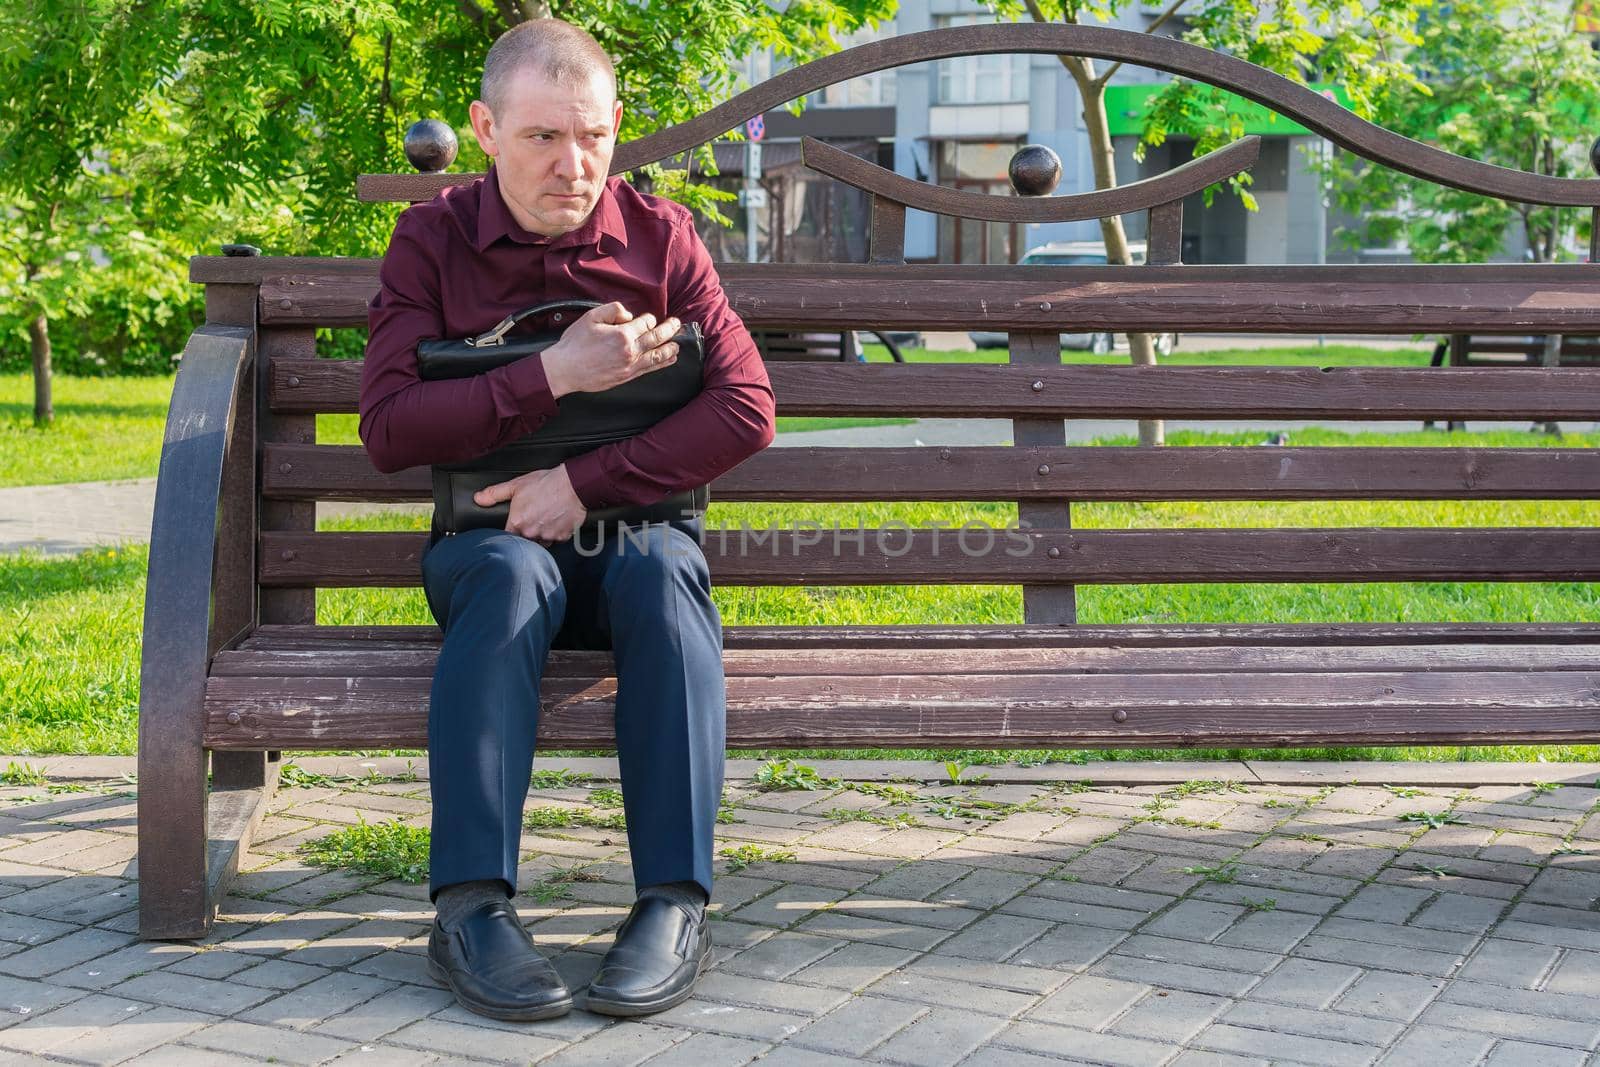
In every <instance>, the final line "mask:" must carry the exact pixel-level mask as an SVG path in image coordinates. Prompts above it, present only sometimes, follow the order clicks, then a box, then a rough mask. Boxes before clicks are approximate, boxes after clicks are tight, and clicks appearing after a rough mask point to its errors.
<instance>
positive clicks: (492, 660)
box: [422, 519, 727, 900]
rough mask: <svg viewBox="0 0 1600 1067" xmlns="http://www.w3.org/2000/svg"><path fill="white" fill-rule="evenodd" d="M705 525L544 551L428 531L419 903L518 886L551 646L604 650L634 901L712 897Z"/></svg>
mask: <svg viewBox="0 0 1600 1067" xmlns="http://www.w3.org/2000/svg"><path fill="white" fill-rule="evenodd" d="M703 521H704V520H703V519H700V520H682V521H673V522H670V523H662V522H654V523H648V524H641V525H636V526H631V527H625V528H622V529H621V530H618V529H617V528H615V527H613V528H611V529H610V530H607V531H605V532H603V533H599V534H597V533H595V532H590V531H581V532H580V533H579V534H578V535H576V536H575V537H574V538H573V539H572V540H568V541H562V542H557V543H555V544H553V545H551V546H549V547H546V546H544V545H541V544H539V543H538V542H537V541H531V540H529V539H527V538H525V537H523V536H521V535H520V534H516V533H510V532H507V531H505V530H493V529H479V530H467V531H464V532H462V533H456V534H448V535H446V534H442V533H439V532H437V531H436V532H435V533H434V534H433V536H432V538H431V539H430V540H429V542H428V547H427V548H426V550H425V551H424V552H423V556H422V578H423V590H424V592H425V594H426V596H427V598H428V607H429V610H431V611H432V612H433V617H434V619H435V620H436V621H437V622H438V623H439V626H440V627H441V628H442V629H443V631H444V645H443V647H442V648H441V650H440V653H439V662H438V666H437V668H436V669H435V671H434V677H433V688H432V691H431V693H430V696H429V705H428V767H429V786H430V789H431V792H432V796H433V838H432V845H431V848H430V853H429V859H430V862H431V876H430V879H429V887H428V896H429V899H430V900H435V899H436V898H437V897H438V893H439V890H440V889H442V888H444V887H445V886H447V885H451V884H453V883H456V882H465V881H470V880H475V879H484V878H500V879H503V880H504V881H505V883H506V888H507V893H508V895H514V894H515V892H516V886H517V860H518V852H519V849H518V846H519V843H520V840H521V836H522V815H523V802H524V800H525V799H526V797H527V793H528V783H529V779H530V777H531V775H532V769H533V753H534V742H535V738H536V736H537V731H538V726H539V710H540V709H539V692H540V688H539V687H540V680H541V678H542V677H543V674H544V667H545V658H546V654H547V653H548V652H549V650H550V649H552V648H562V649H599V650H604V649H610V650H611V651H612V658H613V661H614V663H615V665H616V677H617V700H616V737H617V759H618V763H619V769H620V773H621V777H622V797H623V812H624V814H625V816H626V818H627V824H628V850H629V854H630V857H631V859H632V862H633V880H634V889H635V891H637V890H639V889H642V888H643V887H645V886H647V885H655V884H658V883H660V882H677V881H694V882H698V883H700V885H701V887H702V888H704V889H705V891H706V895H707V897H709V896H710V894H711V861H712V855H711V847H712V837H713V833H714V831H715V828H716V819H717V808H718V804H719V802H720V801H721V798H722V778H723V755H724V752H725V741H726V733H727V719H726V710H727V709H726V697H727V693H726V688H725V685H724V680H723V672H722V620H721V617H720V616H719V614H718V612H717V608H716V605H715V604H713V603H712V600H711V576H710V572H709V570H708V569H707V567H706V561H705V555H704V552H703V551H702V549H701V543H702V541H703V539H704V534H703V530H704V525H703Z"/></svg>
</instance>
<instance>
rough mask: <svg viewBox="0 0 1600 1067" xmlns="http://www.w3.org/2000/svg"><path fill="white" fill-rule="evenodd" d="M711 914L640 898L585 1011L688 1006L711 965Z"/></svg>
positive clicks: (637, 1011) (667, 901) (597, 976)
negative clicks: (697, 982) (684, 1002)
mask: <svg viewBox="0 0 1600 1067" xmlns="http://www.w3.org/2000/svg"><path fill="white" fill-rule="evenodd" d="M711 956H712V953H711V926H710V924H709V923H708V922H707V921H706V916H705V911H704V910H703V909H702V910H701V911H700V912H699V914H692V913H691V911H690V909H689V908H687V907H685V906H684V905H682V904H679V903H677V902H676V901H674V900H670V899H668V898H667V897H662V896H656V895H654V894H648V895H645V896H642V897H640V898H639V899H637V900H635V901H634V903H633V908H632V910H630V911H629V912H628V917H627V918H626V919H624V920H623V921H622V925H621V926H620V927H618V929H617V939H616V943H615V944H613V945H612V946H611V950H610V951H609V952H607V953H606V955H605V959H603V960H601V962H600V969H599V970H598V971H596V972H595V976H594V980H593V981H592V982H590V983H589V993H588V997H587V999H586V1000H585V1002H584V1007H585V1008H587V1009H589V1010H590V1011H593V1012H599V1013H600V1014H602V1015H648V1014H650V1013H652V1012H658V1011H665V1010H666V1009H668V1008H670V1007H672V1006H673V1005H674V1004H679V1003H682V1002H683V1001H685V1000H687V999H688V998H689V994H691V993H693V992H694V983H695V979H697V978H699V977H700V972H701V971H703V970H705V969H706V968H707V967H708V966H710V965H711Z"/></svg>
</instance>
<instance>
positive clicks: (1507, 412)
mask: <svg viewBox="0 0 1600 1067" xmlns="http://www.w3.org/2000/svg"><path fill="white" fill-rule="evenodd" d="M361 366H362V361H361V360H344V359H339V360H335V359H313V360H292V359H285V360H275V361H274V362H273V365H272V367H271V374H270V382H271V385H270V397H269V403H270V405H271V408H272V410H273V411H275V412H280V413H286V414H310V413H333V412H343V413H348V412H354V411H356V410H357V401H358V399H359V397H360V392H361ZM767 376H768V378H770V379H771V381H772V389H773V393H774V395H775V397H776V398H777V408H778V414H779V415H800V416H891V417H892V416H922V417H926V416H937V417H945V418H1014V417H1015V418H1044V417H1060V418H1091V419H1110V418H1147V417H1149V418H1190V419H1209V418H1311V417H1316V418H1337V419H1418V418H1424V419H1446V418H1455V419H1468V418H1473V419H1541V420H1549V419H1600V370H1597V369H1595V368H1588V367H1561V368H1556V367H1537V368H1519V369H1511V368H1499V367H1484V368H1478V367H1472V368H1454V369H1452V370H1451V372H1450V373H1449V374H1441V373H1439V372H1438V371H1437V370H1436V369H1434V368H1431V367H1328V368H1321V369H1319V368H1316V367H1195V366H1182V367H1131V366H1109V365H1091V366H1055V367H1038V366H1033V367H1029V366H1017V365H1014V364H992V363H990V364H986V363H965V364H955V363H843V364H817V363H784V362H779V363H772V364H769V365H768V366H767ZM1035 383H1039V385H1038V388H1035V387H1034V386H1035Z"/></svg>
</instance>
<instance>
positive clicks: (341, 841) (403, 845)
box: [298, 812, 430, 884]
mask: <svg viewBox="0 0 1600 1067" xmlns="http://www.w3.org/2000/svg"><path fill="white" fill-rule="evenodd" d="M356 819H357V823H356V825H355V826H347V827H343V828H341V829H338V830H335V831H333V832H332V833H330V834H328V835H327V836H326V837H321V838H318V839H316V840H314V841H305V842H302V843H301V844H300V845H299V847H298V851H299V852H302V853H304V854H305V856H306V859H307V862H309V863H311V864H314V865H315V866H318V867H342V868H344V869H346V870H352V871H360V872H362V873H364V874H376V875H381V876H382V877H384V878H395V879H398V880H400V881H402V882H410V883H413V884H415V883H418V882H423V881H426V880H427V877H428V843H429V840H430V835H429V833H428V831H427V829H426V828H425V827H420V826H408V825H406V824H405V823H403V822H401V821H400V820H399V819H390V820H389V821H387V822H381V823H369V822H367V820H366V818H365V817H364V816H362V814H361V813H360V812H357V813H356Z"/></svg>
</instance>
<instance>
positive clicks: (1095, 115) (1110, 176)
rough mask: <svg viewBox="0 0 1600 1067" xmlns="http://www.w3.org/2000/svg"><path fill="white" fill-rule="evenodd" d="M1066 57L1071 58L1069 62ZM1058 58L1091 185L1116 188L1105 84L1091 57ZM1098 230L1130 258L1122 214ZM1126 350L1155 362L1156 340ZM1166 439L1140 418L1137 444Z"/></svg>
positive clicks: (1110, 249) (1158, 426)
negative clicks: (1076, 107)
mask: <svg viewBox="0 0 1600 1067" xmlns="http://www.w3.org/2000/svg"><path fill="white" fill-rule="evenodd" d="M1069 58H1071V59H1073V60H1074V62H1068V59H1069ZM1061 62H1062V65H1063V66H1065V67H1066V68H1067V71H1068V72H1069V73H1070V74H1071V75H1072V77H1073V80H1074V81H1076V82H1077V83H1078V95H1079V97H1080V98H1081V99H1082V100H1083V124H1084V127H1085V128H1086V129H1087V131H1088V134H1089V159H1090V161H1091V162H1092V163H1093V165H1094V187H1095V188H1096V189H1115V188H1116V187H1117V157H1116V150H1115V148H1114V147H1113V145H1112V144H1111V127H1110V125H1109V123H1107V121H1106V94H1105V84H1104V83H1103V82H1100V81H1098V80H1097V79H1096V78H1095V77H1094V69H1093V67H1092V66H1091V64H1092V62H1093V61H1092V60H1089V59H1078V58H1076V57H1067V56H1062V57H1061ZM1100 234H1101V236H1102V237H1103V238H1104V239H1105V244H1106V259H1107V261H1108V262H1111V263H1129V262H1131V261H1132V260H1131V257H1130V256H1129V255H1128V234H1127V231H1126V230H1124V229H1123V228H1122V216H1120V215H1111V216H1109V217H1107V218H1103V219H1101V220H1100ZM1128 353H1129V356H1130V357H1131V359H1132V360H1133V363H1134V365H1135V366H1142V367H1153V366H1155V362H1156V350H1155V344H1154V343H1153V340H1152V338H1151V336H1150V335H1149V334H1147V333H1130V334H1129V335H1128ZM1165 443H1166V423H1165V422H1164V421H1163V420H1161V419H1140V420H1139V444H1141V445H1145V446H1154V445H1162V444H1165Z"/></svg>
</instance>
